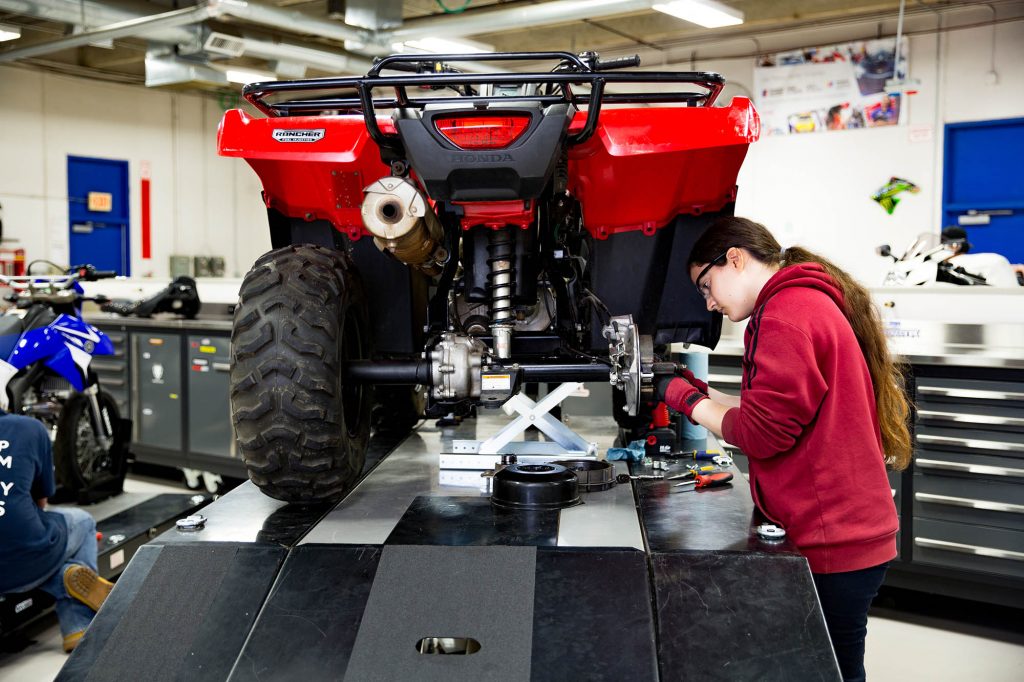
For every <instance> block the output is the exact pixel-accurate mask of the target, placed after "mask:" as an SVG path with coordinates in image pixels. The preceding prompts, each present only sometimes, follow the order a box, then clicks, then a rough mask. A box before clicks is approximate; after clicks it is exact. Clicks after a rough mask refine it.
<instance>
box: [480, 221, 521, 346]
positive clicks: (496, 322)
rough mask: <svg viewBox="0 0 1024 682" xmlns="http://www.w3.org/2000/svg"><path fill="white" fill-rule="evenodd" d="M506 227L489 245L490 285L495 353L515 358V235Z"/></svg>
mask: <svg viewBox="0 0 1024 682" xmlns="http://www.w3.org/2000/svg"><path fill="white" fill-rule="evenodd" d="M510 229H512V228H509V227H505V228H502V229H500V230H494V231H493V232H491V234H490V241H489V242H488V244H487V252H488V258H487V265H488V267H489V268H490V272H488V273H487V288H488V289H489V290H490V294H491V335H492V337H493V338H494V352H495V354H497V356H498V357H499V358H502V359H506V358H510V357H512V327H513V325H514V320H513V316H512V290H513V287H514V286H515V282H514V278H515V269H514V268H513V267H512V254H513V245H512V235H511V234H509V230H510Z"/></svg>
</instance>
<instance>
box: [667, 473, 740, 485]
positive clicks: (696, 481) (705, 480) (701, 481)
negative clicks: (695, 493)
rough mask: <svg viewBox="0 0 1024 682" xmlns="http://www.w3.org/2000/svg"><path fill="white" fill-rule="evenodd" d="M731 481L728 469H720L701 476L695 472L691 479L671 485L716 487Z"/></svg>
mask: <svg viewBox="0 0 1024 682" xmlns="http://www.w3.org/2000/svg"><path fill="white" fill-rule="evenodd" d="M731 481H732V474H731V473H730V472H728V471H720V472H718V473H717V474H707V475H706V476H702V475H700V474H695V475H694V477H693V480H692V481H683V482H682V483H676V484H675V485H674V486H673V487H675V488H679V487H681V486H684V485H692V486H693V487H694V489H696V488H718V487H720V486H723V485H729V484H730V482H731Z"/></svg>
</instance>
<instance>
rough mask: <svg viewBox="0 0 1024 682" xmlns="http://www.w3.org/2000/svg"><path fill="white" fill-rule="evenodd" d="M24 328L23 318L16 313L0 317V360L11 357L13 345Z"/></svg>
mask: <svg viewBox="0 0 1024 682" xmlns="http://www.w3.org/2000/svg"><path fill="white" fill-rule="evenodd" d="M24 329H25V326H24V320H22V319H21V318H20V317H18V316H17V315H4V316H2V317H0V360H6V359H7V358H9V357H11V351H13V350H14V345H15V344H16V343H18V339H19V338H21V332H22V331H23V330H24Z"/></svg>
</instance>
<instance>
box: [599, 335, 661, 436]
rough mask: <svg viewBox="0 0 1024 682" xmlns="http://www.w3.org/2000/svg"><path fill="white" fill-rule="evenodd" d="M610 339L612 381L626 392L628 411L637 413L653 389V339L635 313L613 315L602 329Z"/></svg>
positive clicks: (610, 374)
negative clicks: (634, 316) (638, 327)
mask: <svg viewBox="0 0 1024 682" xmlns="http://www.w3.org/2000/svg"><path fill="white" fill-rule="evenodd" d="M603 334H604V337H605V338H606V339H608V356H609V358H610V359H611V361H612V365H611V370H610V372H609V373H608V378H609V382H610V383H611V384H612V385H613V386H615V387H616V388H620V389H622V391H623V393H625V394H626V404H625V409H626V412H627V413H628V414H629V415H630V416H636V414H637V413H638V412H639V410H640V405H641V404H642V403H643V402H645V401H648V400H650V399H651V397H652V394H653V392H654V385H653V378H654V373H653V372H652V371H651V366H652V364H653V363H654V340H653V339H652V338H651V337H650V336H648V335H645V334H640V331H639V330H638V329H637V326H636V324H635V323H634V322H633V316H632V315H619V316H616V317H613V318H611V320H610V322H609V324H608V326H606V327H605V328H604V330H603Z"/></svg>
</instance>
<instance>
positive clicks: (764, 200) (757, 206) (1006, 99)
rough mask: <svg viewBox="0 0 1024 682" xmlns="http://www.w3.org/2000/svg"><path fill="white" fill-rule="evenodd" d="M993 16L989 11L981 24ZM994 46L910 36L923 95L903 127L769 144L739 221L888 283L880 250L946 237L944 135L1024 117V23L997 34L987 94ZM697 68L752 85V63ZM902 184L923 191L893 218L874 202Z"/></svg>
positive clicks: (961, 37)
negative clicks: (889, 186) (946, 129)
mask: <svg viewBox="0 0 1024 682" xmlns="http://www.w3.org/2000/svg"><path fill="white" fill-rule="evenodd" d="M982 9H985V8H982ZM987 16H990V15H987V9H985V12H983V13H982V14H981V15H980V17H979V18H981V19H984V18H987ZM992 40H993V28H992V27H991V26H985V27H980V28H974V29H963V30H956V31H950V32H948V33H941V34H932V35H921V36H912V37H911V38H910V54H909V64H910V76H911V77H912V78H917V79H919V80H920V86H919V87H918V94H916V95H912V96H910V97H909V98H908V107H909V109H908V113H909V121H908V124H907V125H905V126H893V127H887V128H866V129H860V130H845V131H833V132H824V133H819V134H811V135H787V136H773V137H764V138H762V139H761V140H760V141H759V142H757V143H756V144H754V145H752V146H751V148H750V152H749V154H748V156H747V160H746V162H745V163H744V165H743V169H742V170H741V171H740V177H739V181H738V182H739V186H740V191H739V197H738V200H737V205H736V211H737V214H738V215H743V216H747V217H750V218H753V219H755V220H757V221H759V222H762V223H763V224H765V225H766V226H767V227H769V229H771V230H772V231H773V232H774V233H775V235H776V236H777V237H778V238H779V240H780V241H781V242H782V243H783V245H784V246H785V245H790V244H802V245H804V246H806V247H808V248H810V249H812V250H815V251H818V252H820V253H821V254H822V255H824V256H826V257H828V258H831V259H834V260H835V261H836V263H837V264H839V265H840V266H841V267H844V268H846V269H847V270H849V271H850V272H851V273H853V274H854V275H856V276H857V277H859V278H860V279H862V280H863V281H864V282H865V283H866V284H870V285H875V284H880V283H881V281H882V279H883V277H884V273H885V272H886V270H887V262H888V261H887V260H886V259H884V258H881V257H879V256H876V255H874V248H875V247H876V246H877V245H879V244H883V243H888V244H891V245H892V246H893V247H894V249H895V248H899V249H900V250H902V248H903V247H905V246H906V245H907V244H908V243H909V242H910V241H911V240H912V239H913V238H914V237H915V236H916V235H917V234H919V233H921V232H933V233H937V232H939V231H940V230H941V228H942V225H941V221H942V163H943V160H942V144H943V126H944V125H945V124H946V123H955V122H960V121H975V120H987V119H1000V118H1012V117H1019V116H1024V68H1022V64H1024V21H1016V22H1011V23H1004V24H1000V25H997V26H996V27H995V45H996V53H995V65H996V72H997V73H998V82H997V83H996V84H994V85H987V84H986V79H985V74H986V73H987V72H988V71H989V69H990V59H991V46H992ZM808 45H809V46H810V43H808ZM937 55H938V58H937ZM698 68H700V69H710V70H720V71H721V72H722V73H723V74H724V75H725V76H726V77H727V78H728V79H730V80H735V81H737V82H738V83H739V84H741V85H743V86H745V87H746V88H747V89H750V87H751V84H752V81H753V60H752V59H749V60H730V61H727V62H706V63H702V62H698ZM894 175H895V176H898V177H901V178H906V179H908V180H910V181H912V182H914V183H915V184H917V185H918V187H920V188H921V191H920V192H919V193H918V194H909V193H903V194H901V195H900V198H901V201H900V204H899V205H898V206H897V207H896V210H895V211H894V213H893V214H892V215H888V214H886V212H885V211H884V210H883V209H882V208H881V207H880V206H879V205H878V204H877V203H876V202H874V201H872V200H871V198H870V197H871V195H872V194H873V193H874V192H875V191H876V190H877V189H878V188H879V187H881V186H882V185H883V184H885V182H886V181H887V180H888V179H889V177H890V176H894ZM1021 179H1022V182H1024V170H1022V171H1021Z"/></svg>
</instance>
